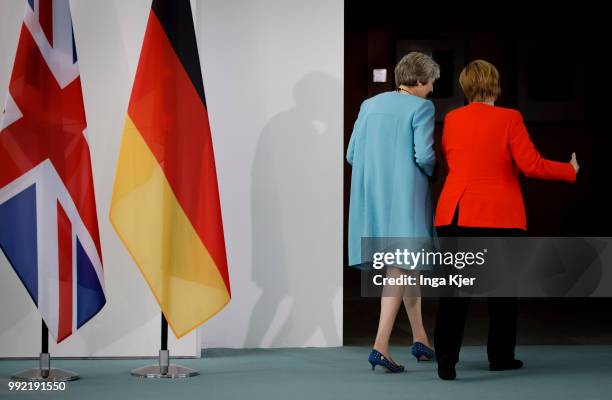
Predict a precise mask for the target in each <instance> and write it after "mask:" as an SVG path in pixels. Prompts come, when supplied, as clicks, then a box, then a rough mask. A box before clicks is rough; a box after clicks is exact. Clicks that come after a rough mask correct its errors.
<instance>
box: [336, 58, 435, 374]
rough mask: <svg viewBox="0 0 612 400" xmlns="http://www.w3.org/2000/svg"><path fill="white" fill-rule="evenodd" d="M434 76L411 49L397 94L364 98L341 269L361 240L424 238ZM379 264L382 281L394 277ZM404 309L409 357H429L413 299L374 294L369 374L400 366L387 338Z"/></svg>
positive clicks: (429, 230) (354, 257)
mask: <svg viewBox="0 0 612 400" xmlns="http://www.w3.org/2000/svg"><path fill="white" fill-rule="evenodd" d="M439 76H440V68H439V66H438V64H437V63H436V62H435V61H434V60H432V59H431V58H430V57H429V56H428V55H426V54H422V53H418V52H413V53H410V54H408V55H406V56H404V57H403V58H402V59H401V60H400V62H399V63H398V64H397V66H396V67H395V83H396V86H397V88H398V89H397V91H393V92H385V93H382V94H379V95H377V96H374V97H372V98H370V99H367V100H366V101H364V102H363V103H362V105H361V109H360V111H359V116H358V117H357V121H356V122H355V127H354V129H353V133H352V135H351V139H350V142H349V146H348V151H347V155H346V159H347V161H348V162H349V163H350V164H351V165H352V166H353V170H352V177H351V197H350V208H349V234H348V241H349V242H348V251H349V265H351V266H358V267H359V266H360V265H361V264H362V263H363V262H364V261H365V260H362V259H361V238H362V237H411V238H427V237H432V235H433V224H432V207H431V188H430V181H429V177H430V176H431V175H432V173H433V170H434V167H435V163H436V158H435V154H434V150H433V131H434V106H433V103H432V102H431V101H429V100H427V99H426V97H427V95H428V94H429V93H430V92H432V91H433V82H434V81H435V80H436V79H438V78H439ZM393 270H396V268H392V267H387V276H389V274H394V273H397V271H395V272H394V271H393ZM402 299H403V302H404V305H405V307H406V311H407V313H408V318H409V320H410V325H411V328H412V336H413V341H414V344H413V347H412V354H413V355H414V356H415V357H416V358H417V359H418V360H427V359H431V358H433V351H432V349H431V348H430V345H429V340H428V338H427V333H426V332H425V329H424V327H423V321H422V317H421V298H420V297H408V296H402V295H401V294H399V295H393V296H382V297H381V310H380V321H379V325H378V333H377V335H376V340H375V342H374V348H373V349H372V352H371V354H370V357H369V362H370V364H371V365H372V369H374V367H375V366H376V365H381V366H382V367H383V368H385V369H386V370H387V372H402V371H404V367H403V366H402V365H400V364H398V363H396V362H395V361H394V360H393V359H392V358H391V357H390V355H389V338H390V336H391V330H392V328H393V323H394V321H395V317H396V315H397V312H398V309H399V307H400V305H401V303H402Z"/></svg>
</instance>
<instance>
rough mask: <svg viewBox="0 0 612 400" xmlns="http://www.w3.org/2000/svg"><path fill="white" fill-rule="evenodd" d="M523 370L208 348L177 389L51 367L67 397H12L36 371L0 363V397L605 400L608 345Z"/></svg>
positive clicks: (554, 354) (551, 356)
mask: <svg viewBox="0 0 612 400" xmlns="http://www.w3.org/2000/svg"><path fill="white" fill-rule="evenodd" d="M516 353H517V357H518V358H520V359H522V360H523V361H524V362H525V367H524V368H523V369H520V370H516V371H505V372H490V371H488V369H487V367H488V364H487V362H486V349H485V348H484V347H481V346H467V347H464V348H463V349H462V352H461V362H460V363H459V365H458V369H457V373H458V380H456V381H452V382H445V381H441V380H440V379H438V377H437V375H436V369H435V366H436V365H435V363H432V362H421V363H417V362H416V361H415V360H414V359H413V358H412V356H410V353H409V349H408V348H393V349H392V354H393V357H394V358H395V359H396V360H397V361H398V362H401V363H403V364H404V365H406V367H407V372H405V373H402V374H385V373H383V372H382V370H380V371H379V370H378V368H377V370H376V371H375V372H372V371H371V370H370V366H369V364H368V363H367V357H368V354H369V348H366V347H342V348H301V349H248V350H238V349H208V350H205V351H204V356H205V357H204V358H202V359H183V360H175V362H178V363H180V364H183V365H185V366H189V367H192V368H196V369H198V370H199V371H200V373H201V374H200V375H199V376H197V377H194V378H189V379H183V380H173V381H169V380H152V379H142V378H136V377H133V376H131V375H130V373H129V372H130V370H131V369H133V368H136V367H139V366H142V365H145V364H150V363H151V360H55V361H54V362H53V366H55V367H59V368H65V369H70V370H73V371H75V372H78V373H79V374H80V375H81V379H80V380H78V381H74V382H68V385H67V386H68V387H67V390H66V391H64V392H54V393H51V392H37V393H36V392H20V393H14V392H9V391H8V377H9V376H10V375H11V374H12V373H14V372H16V371H19V370H22V369H25V368H30V367H32V366H34V365H35V363H36V362H35V361H31V360H25V361H22V360H19V361H16V360H2V361H0V398H7V399H9V398H16V399H42V398H45V399H51V398H58V399H87V400H96V399H113V400H118V399H166V400H178V399H215V400H220V399H223V400H225V399H243V400H247V399H248V400H250V399H290V400H300V399H309V400H310V399H334V400H338V399H372V400H392V399H418V400H427V399H454V400H460V399H471V400H474V399H492V398H494V399H496V400H500V399H520V400H528V399H580V400H586V399H608V398H610V396H612V395H611V393H612V346H521V347H519V348H518V349H517V352H516Z"/></svg>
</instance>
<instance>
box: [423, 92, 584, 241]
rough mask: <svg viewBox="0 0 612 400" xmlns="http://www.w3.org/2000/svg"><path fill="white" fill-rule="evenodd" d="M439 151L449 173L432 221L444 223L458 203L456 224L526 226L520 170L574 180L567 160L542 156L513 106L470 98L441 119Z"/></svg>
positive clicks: (522, 227) (503, 226)
mask: <svg viewBox="0 0 612 400" xmlns="http://www.w3.org/2000/svg"><path fill="white" fill-rule="evenodd" d="M442 151H443V152H444V156H445V158H446V163H447V166H448V176H447V177H446V181H445V182H444V188H443V189H442V193H441V194H440V199H439V200H438V206H437V209H436V216H435V220H434V225H436V226H441V225H449V224H450V223H451V222H452V219H453V215H454V213H455V208H456V207H457V205H459V219H458V224H459V226H471V227H487V228H520V229H524V230H526V229H527V222H526V218H525V205H524V203H523V195H522V193H521V185H520V183H519V179H518V177H519V173H520V172H522V173H523V174H525V176H527V177H530V178H538V179H548V180H564V181H568V182H575V181H576V172H575V171H574V168H573V167H572V165H571V164H570V163H569V162H567V163H562V162H556V161H549V160H545V159H544V158H542V157H541V156H540V153H538V151H537V150H536V149H535V147H534V145H533V143H532V142H531V140H530V139H529V134H528V133H527V129H526V128H525V125H524V124H523V118H522V117H521V114H520V113H519V112H518V111H515V110H511V109H507V108H501V107H494V106H491V105H488V104H484V103H471V104H469V105H467V106H464V107H461V108H458V109H456V110H453V111H451V112H450V113H448V114H447V115H446V118H445V119H444V132H443V134H442Z"/></svg>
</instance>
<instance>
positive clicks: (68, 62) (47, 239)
mask: <svg viewBox="0 0 612 400" xmlns="http://www.w3.org/2000/svg"><path fill="white" fill-rule="evenodd" d="M86 128H87V123H86V120H85V110H84V107H83V96H82V92H81V80H80V78H79V69H78V63H77V53H76V48H75V43H74V34H73V30H72V20H71V17H70V6H69V4H68V0H28V2H27V6H26V12H25V17H24V21H23V25H22V27H21V34H20V37H19V43H18V45H17V54H16V56H15V63H14V65H13V73H12V75H11V79H10V84H9V89H8V97H7V101H6V106H5V109H4V112H3V115H2V122H1V123H0V248H1V249H2V251H3V252H4V255H5V256H6V258H7V259H8V261H9V263H10V264H11V266H12V267H13V269H14V270H15V272H16V273H17V275H18V276H19V279H20V280H21V282H22V283H23V285H24V286H25V288H26V289H27V291H28V293H29V294H30V296H31V297H32V300H33V301H34V303H35V304H36V306H37V307H38V309H39V310H40V313H41V315H42V318H43V319H44V320H45V322H46V324H47V326H48V327H49V331H50V332H51V334H52V335H53V337H54V338H55V339H56V340H57V342H61V341H62V340H64V339H65V338H67V337H68V336H70V335H71V334H72V333H73V332H75V331H76V330H77V329H78V328H80V327H81V326H82V325H83V324H84V323H86V322H87V321H88V320H89V319H91V318H92V317H93V316H94V315H96V314H97V313H98V311H100V309H101V308H102V307H103V306H104V304H105V303H106V297H105V295H104V279H103V269H102V252H101V248H100V235H99V231H98V218H97V214H96V201H95V197H94V185H93V178H92V173H91V159H90V153H89V145H88V143H87V129H86ZM4 306H7V305H6V304H5V305H4Z"/></svg>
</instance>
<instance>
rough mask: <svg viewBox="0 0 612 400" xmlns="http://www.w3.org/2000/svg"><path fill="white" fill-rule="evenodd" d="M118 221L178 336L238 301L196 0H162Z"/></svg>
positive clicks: (138, 96)
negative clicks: (227, 250)
mask: <svg viewBox="0 0 612 400" xmlns="http://www.w3.org/2000/svg"><path fill="white" fill-rule="evenodd" d="M110 220H111V223H112V224H113V226H114V228H115V230H116V231H117V233H118V235H119V237H120V238H121V240H122V241H123V243H124V245H125V246H126V248H127V249H128V251H129V252H130V254H131V256H132V258H133V259H134V261H135V262H136V264H137V265H138V267H139V268H140V271H141V272H142V275H143V277H144V279H145V280H146V281H147V283H148V285H149V287H150V288H151V291H152V292H153V294H154V296H155V298H156V299H157V302H158V303H159V305H160V307H161V310H162V312H163V313H164V315H165V316H166V319H167V320H168V324H169V325H170V327H171V328H172V331H173V332H174V334H175V335H176V336H177V337H179V338H180V337H181V336H183V335H185V334H187V333H189V332H190V331H191V330H192V329H194V328H196V327H197V326H198V325H200V324H202V323H203V322H205V321H207V320H208V319H209V318H211V317H212V316H213V315H215V314H216V313H217V312H219V311H220V310H221V309H222V308H223V307H224V306H225V305H226V304H227V303H228V302H229V300H230V297H231V291H230V282H229V276H228V271H227V258H226V254H225V242H224V238H223V224H222V220H221V205H220V203H219V189H218V185H217V174H216V170H215V158H214V153H213V143H212V140H211V133H210V126H209V122H208V113H207V110H206V99H205V97H204V86H203V84H202V74H201V69H200V61H199V57H198V49H197V44H196V38H195V31H194V27H193V19H192V15H191V6H190V3H189V0H154V1H153V4H152V6H151V12H150V14H149V20H148V23H147V29H146V32H145V37H144V41H143V45H142V50H141V53H140V60H139V63H138V69H137V72H136V78H135V80H134V86H133V88H132V94H131V98H130V103H129V106H128V113H127V117H126V121H125V127H124V130H123V139H122V143H121V150H120V154H119V159H118V162H117V171H116V176H115V186H114V190H113V198H112V203H111V210H110Z"/></svg>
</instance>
